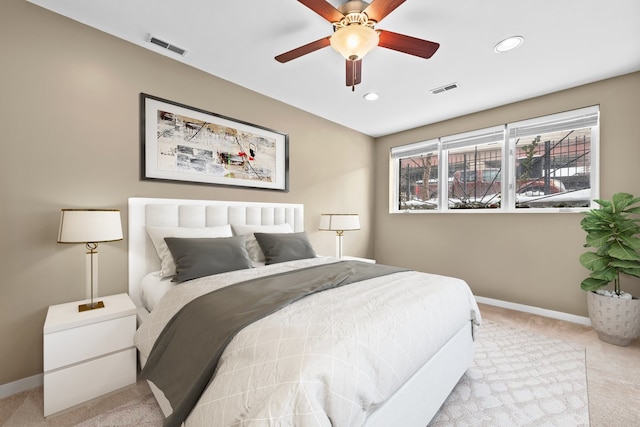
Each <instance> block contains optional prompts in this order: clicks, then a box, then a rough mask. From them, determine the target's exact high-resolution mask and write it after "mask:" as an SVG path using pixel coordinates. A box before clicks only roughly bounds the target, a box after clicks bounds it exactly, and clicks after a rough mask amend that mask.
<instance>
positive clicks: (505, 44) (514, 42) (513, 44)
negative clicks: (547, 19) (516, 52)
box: [493, 36, 524, 53]
mask: <svg viewBox="0 0 640 427" xmlns="http://www.w3.org/2000/svg"><path fill="white" fill-rule="evenodd" d="M522 43H524V37H522V36H512V37H508V38H506V39H504V40H502V41H501V42H499V43H498V44H497V45H496V46H495V47H494V48H493V50H495V51H496V53H502V52H507V51H509V50H512V49H515V48H517V47H518V46H520V45H521V44H522Z"/></svg>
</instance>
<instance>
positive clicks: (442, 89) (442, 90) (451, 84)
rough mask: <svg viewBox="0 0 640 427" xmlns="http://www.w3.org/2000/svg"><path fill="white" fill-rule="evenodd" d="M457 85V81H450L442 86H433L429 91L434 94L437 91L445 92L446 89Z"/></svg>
mask: <svg viewBox="0 0 640 427" xmlns="http://www.w3.org/2000/svg"><path fill="white" fill-rule="evenodd" d="M457 87H458V83H450V84H448V85H444V86H440V87H438V88H435V89H431V93H432V94H434V95H435V94H438V93H442V92H446V91H448V90H451V89H455V88H457Z"/></svg>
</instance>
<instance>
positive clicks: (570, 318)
mask: <svg viewBox="0 0 640 427" xmlns="http://www.w3.org/2000/svg"><path fill="white" fill-rule="evenodd" d="M476 301H477V302H479V303H480V304H487V305H494V306H496V307H502V308H508V309H510V310H516V311H523V312H525V313H531V314H537V315H538V316H544V317H550V318H552V319H558V320H565V321H567V322H573V323H579V324H581V325H586V326H591V320H589V318H588V317H584V316H576V315H575V314H569V313H563V312H561V311H554V310H547V309H546V308H540V307H534V306H531V305H524V304H517V303H515V302H508V301H501V300H499V299H493V298H485V297H478V296H476Z"/></svg>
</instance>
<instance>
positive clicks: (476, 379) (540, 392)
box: [75, 320, 589, 427]
mask: <svg viewBox="0 0 640 427" xmlns="http://www.w3.org/2000/svg"><path fill="white" fill-rule="evenodd" d="M75 425H76V426H81V427H98V426H101V427H106V426H118V427H124V426H127V427H128V426H132V427H133V426H144V427H155V426H161V425H162V415H161V414H160V411H159V409H158V406H157V404H156V403H155V400H154V399H153V396H151V395H150V394H149V395H146V396H144V397H142V398H141V399H139V400H138V399H136V400H133V401H131V402H129V403H127V404H124V405H122V406H118V407H116V408H114V409H113V410H110V411H107V412H105V413H103V414H101V415H98V416H95V417H92V418H90V419H88V420H86V421H84V422H82V423H79V424H75ZM588 425H589V409H588V399H587V380H586V368H585V348H584V347H582V346H579V345H576V344H572V343H568V342H565V341H561V340H558V339H553V338H548V337H544V336H542V335H538V334H535V333H532V332H529V331H526V330H524V329H518V328H512V327H510V326H507V325H503V324H500V323H495V322H492V321H487V320H485V321H484V322H483V324H482V327H481V328H480V329H479V330H478V334H477V337H476V342H475V358H474V362H473V365H472V366H471V368H470V369H469V370H468V371H467V372H466V373H465V375H464V376H463V377H462V379H461V380H460V382H459V383H458V384H457V386H456V387H455V388H454V390H453V392H452V393H451V395H450V396H449V398H448V399H447V401H446V402H445V403H444V404H443V406H442V408H440V411H439V412H438V414H436V416H435V417H434V419H433V420H432V421H431V423H430V424H429V427H445V426H446V427H474V426H478V427H480V426H482V427H485V426H486V427H501V426H504V427H521V426H530V427H534V426H535V427H546V426H559V427H560V426H561V427H578V426H588ZM390 427H395V426H390Z"/></svg>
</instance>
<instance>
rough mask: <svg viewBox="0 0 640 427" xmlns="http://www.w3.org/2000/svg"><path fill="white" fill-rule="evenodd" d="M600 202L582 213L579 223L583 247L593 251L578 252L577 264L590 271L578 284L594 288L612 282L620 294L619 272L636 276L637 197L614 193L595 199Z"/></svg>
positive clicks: (639, 271) (639, 249)
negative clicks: (605, 197) (583, 215)
mask: <svg viewBox="0 0 640 427" xmlns="http://www.w3.org/2000/svg"><path fill="white" fill-rule="evenodd" d="M595 202H596V203H598V204H599V205H600V207H599V208H598V209H592V210H590V211H589V212H586V213H585V217H584V218H583V219H582V221H580V226H581V227H582V229H583V230H584V231H586V232H587V236H586V243H585V245H584V247H585V248H586V247H592V248H595V249H596V251H595V252H585V253H583V254H582V255H580V264H582V266H583V267H585V268H587V269H589V270H590V271H591V274H590V275H589V277H588V278H586V279H584V280H583V281H582V283H581V285H580V287H581V288H582V289H583V290H585V291H596V290H598V289H600V288H603V287H604V286H607V285H608V284H609V283H611V282H613V284H614V291H615V293H616V294H617V295H620V292H621V291H620V274H621V273H624V274H628V275H631V276H636V277H640V238H638V237H637V236H638V234H640V225H638V222H639V221H640V217H638V214H640V206H639V204H640V197H634V196H632V195H631V194H628V193H616V194H614V195H613V198H612V200H611V201H608V200H595Z"/></svg>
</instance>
